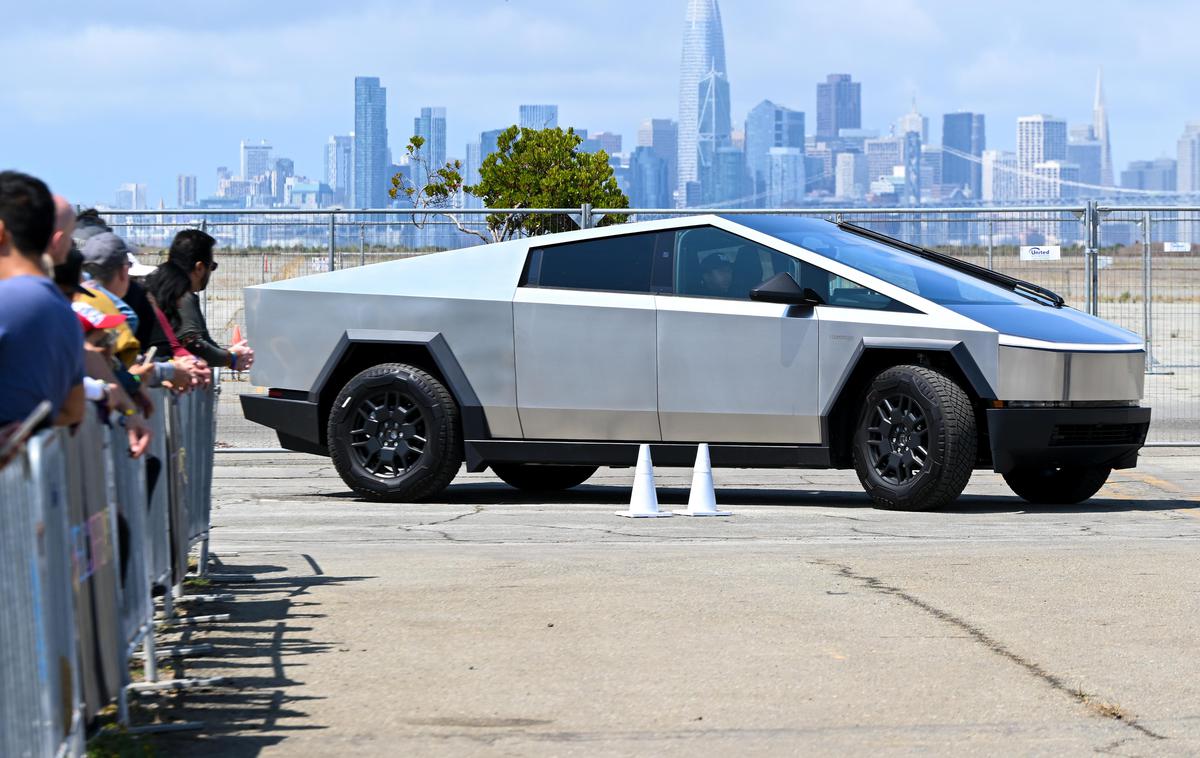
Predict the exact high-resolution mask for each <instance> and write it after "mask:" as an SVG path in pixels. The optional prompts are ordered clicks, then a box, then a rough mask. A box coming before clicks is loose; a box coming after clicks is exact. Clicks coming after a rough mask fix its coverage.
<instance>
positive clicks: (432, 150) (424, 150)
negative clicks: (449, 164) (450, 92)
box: [412, 107, 446, 187]
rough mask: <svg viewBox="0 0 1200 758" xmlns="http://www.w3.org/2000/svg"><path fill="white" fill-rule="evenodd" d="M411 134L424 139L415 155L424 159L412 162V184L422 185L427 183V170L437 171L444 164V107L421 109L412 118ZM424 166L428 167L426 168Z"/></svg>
mask: <svg viewBox="0 0 1200 758" xmlns="http://www.w3.org/2000/svg"><path fill="white" fill-rule="evenodd" d="M413 135H414V136H417V137H420V138H421V139H423V140H425V144H423V145H421V149H420V150H418V151H417V156H418V157H419V158H420V159H421V161H424V163H425V166H422V165H421V163H420V162H419V161H414V162H413V167H412V171H413V176H412V181H413V184H414V185H415V186H417V187H424V186H425V185H426V184H428V183H429V174H428V173H427V170H428V171H437V170H438V169H439V168H441V167H442V166H444V165H446V109H445V108H441V107H428V108H422V109H421V115H419V116H417V117H416V118H414V119H413ZM426 167H428V168H427V169H426Z"/></svg>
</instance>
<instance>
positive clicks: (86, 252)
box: [81, 232, 133, 271]
mask: <svg viewBox="0 0 1200 758" xmlns="http://www.w3.org/2000/svg"><path fill="white" fill-rule="evenodd" d="M81 252H82V253H83V262H84V264H85V265H91V266H96V267H98V268H99V269H101V270H102V271H117V270H118V269H120V268H121V267H122V266H124V265H125V264H126V263H127V262H128V261H129V255H130V253H132V252H133V251H132V250H131V249H130V247H129V245H128V244H127V243H126V242H125V240H123V239H121V238H120V237H118V236H117V235H115V234H113V233H112V232H101V233H100V234H96V235H93V236H91V237H89V238H88V239H87V241H86V242H84V243H83V247H82V248H81Z"/></svg>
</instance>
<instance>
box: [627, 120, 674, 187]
mask: <svg viewBox="0 0 1200 758" xmlns="http://www.w3.org/2000/svg"><path fill="white" fill-rule="evenodd" d="M637 146H638V147H648V148H650V149H651V150H653V151H654V154H655V155H657V156H658V157H659V158H662V159H663V160H664V161H666V163H667V188H668V190H667V202H666V204H665V205H663V206H662V207H664V208H669V207H670V206H671V194H672V193H674V192H675V188H676V186H677V185H678V184H679V179H678V176H677V172H678V166H679V124H677V123H676V122H675V121H673V120H672V119H669V118H649V119H646V120H645V121H643V122H642V125H641V126H640V127H638V134H637Z"/></svg>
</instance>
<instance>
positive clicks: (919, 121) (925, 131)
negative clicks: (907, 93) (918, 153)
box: [896, 97, 929, 145]
mask: <svg viewBox="0 0 1200 758" xmlns="http://www.w3.org/2000/svg"><path fill="white" fill-rule="evenodd" d="M909 132H916V133H917V134H920V135H921V144H922V145H923V144H925V143H927V142H929V117H928V116H922V115H921V114H920V113H918V112H917V98H915V97H914V98H913V100H912V110H910V111H909V112H908V113H905V114H904V115H903V116H901V117H900V118H898V119H896V133H897V134H899V135H901V136H903V135H905V134H908V133H909Z"/></svg>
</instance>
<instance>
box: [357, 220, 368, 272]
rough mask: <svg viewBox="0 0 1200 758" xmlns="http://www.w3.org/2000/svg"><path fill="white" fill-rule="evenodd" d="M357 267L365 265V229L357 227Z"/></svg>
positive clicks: (361, 226)
mask: <svg viewBox="0 0 1200 758" xmlns="http://www.w3.org/2000/svg"><path fill="white" fill-rule="evenodd" d="M358 265H360V266H365V265H367V227H366V226H364V225H362V224H359V225H358Z"/></svg>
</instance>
